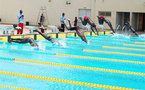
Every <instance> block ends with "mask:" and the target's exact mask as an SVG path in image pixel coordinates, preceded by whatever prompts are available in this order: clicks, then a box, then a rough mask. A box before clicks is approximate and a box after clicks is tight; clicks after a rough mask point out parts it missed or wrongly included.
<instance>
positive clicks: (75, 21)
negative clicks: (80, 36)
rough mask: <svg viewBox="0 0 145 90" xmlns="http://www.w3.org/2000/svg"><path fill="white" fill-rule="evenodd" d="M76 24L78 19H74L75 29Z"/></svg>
mask: <svg viewBox="0 0 145 90" xmlns="http://www.w3.org/2000/svg"><path fill="white" fill-rule="evenodd" d="M77 24H78V19H77V17H75V20H74V26H75V27H76V26H77Z"/></svg>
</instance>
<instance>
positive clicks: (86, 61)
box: [0, 35, 145, 90]
mask: <svg viewBox="0 0 145 90" xmlns="http://www.w3.org/2000/svg"><path fill="white" fill-rule="evenodd" d="M87 39H88V40H89V43H88V44H86V43H84V42H83V41H81V39H80V38H76V37H68V38H66V39H56V40H58V41H59V42H60V43H62V45H63V46H57V45H52V44H51V43H50V42H48V41H45V40H43V41H37V43H38V44H39V46H40V49H39V50H38V49H36V48H32V47H31V46H30V45H29V44H23V45H20V44H16V43H13V44H12V45H10V44H9V43H7V42H6V43H3V42H0V53H1V54H0V61H1V62H0V88H2V89H3V90H9V89H12V88H14V89H21V90H23V89H24V90H25V89H33V90H64V89H65V90H70V89H71V90H80V89H82V90H102V89H103V90H104V89H105V90H108V89H130V90H131V89H140V90H143V89H145V37H129V36H124V35H113V36H108V35H101V36H97V37H95V36H87Z"/></svg>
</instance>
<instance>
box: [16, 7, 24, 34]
mask: <svg viewBox="0 0 145 90" xmlns="http://www.w3.org/2000/svg"><path fill="white" fill-rule="evenodd" d="M22 13H23V11H22V10H20V13H19V14H18V23H19V24H18V26H19V27H21V30H17V34H23V28H24V15H22Z"/></svg>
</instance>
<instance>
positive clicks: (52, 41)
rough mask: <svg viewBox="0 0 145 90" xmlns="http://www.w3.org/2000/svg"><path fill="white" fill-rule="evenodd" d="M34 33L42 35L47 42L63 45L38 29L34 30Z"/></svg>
mask: <svg viewBox="0 0 145 90" xmlns="http://www.w3.org/2000/svg"><path fill="white" fill-rule="evenodd" d="M34 32H38V33H39V34H40V35H42V36H43V37H44V38H45V39H46V40H48V41H50V42H51V43H53V44H58V45H61V44H60V43H59V42H57V41H55V40H54V39H53V38H51V37H50V36H46V35H44V34H43V33H41V32H40V31H39V30H38V29H36V30H34Z"/></svg>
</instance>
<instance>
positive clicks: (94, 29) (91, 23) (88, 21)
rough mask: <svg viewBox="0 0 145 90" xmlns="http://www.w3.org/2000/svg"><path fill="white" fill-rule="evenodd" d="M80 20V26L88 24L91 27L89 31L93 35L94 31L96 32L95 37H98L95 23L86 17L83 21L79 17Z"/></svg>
mask: <svg viewBox="0 0 145 90" xmlns="http://www.w3.org/2000/svg"><path fill="white" fill-rule="evenodd" d="M80 20H81V22H82V24H83V25H84V26H86V25H87V24H89V25H90V26H91V30H92V31H93V32H94V34H96V33H95V31H96V32H97V35H99V33H98V30H97V28H96V25H95V23H94V22H93V21H92V20H91V19H90V18H89V17H88V16H85V17H84V20H83V19H82V17H80Z"/></svg>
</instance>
